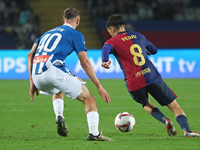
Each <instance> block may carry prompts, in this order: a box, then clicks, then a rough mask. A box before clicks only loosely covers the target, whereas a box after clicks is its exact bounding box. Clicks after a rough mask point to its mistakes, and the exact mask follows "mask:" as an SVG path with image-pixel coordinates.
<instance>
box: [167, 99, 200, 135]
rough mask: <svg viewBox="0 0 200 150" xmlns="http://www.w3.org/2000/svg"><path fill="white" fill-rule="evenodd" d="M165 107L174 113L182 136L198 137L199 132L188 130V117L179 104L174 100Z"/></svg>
mask: <svg viewBox="0 0 200 150" xmlns="http://www.w3.org/2000/svg"><path fill="white" fill-rule="evenodd" d="M167 107H168V108H169V109H170V110H171V111H172V112H173V113H174V115H175V118H176V121H177V122H178V124H179V125H180V127H181V129H182V130H183V132H184V136H186V137H196V136H198V137H200V134H199V133H197V132H194V131H191V130H190V127H189V124H188V119H187V117H186V115H185V113H184V111H183V109H182V108H181V107H180V106H179V104H178V103H177V101H176V100H174V101H173V102H171V103H170V104H169V105H167Z"/></svg>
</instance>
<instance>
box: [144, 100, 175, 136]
mask: <svg viewBox="0 0 200 150" xmlns="http://www.w3.org/2000/svg"><path fill="white" fill-rule="evenodd" d="M144 109H145V110H146V112H147V113H149V114H150V115H152V116H153V117H154V118H155V119H157V120H158V121H160V122H161V123H163V124H165V126H166V129H167V133H168V135H169V136H174V135H176V133H177V131H176V129H175V128H174V126H173V124H172V121H171V120H170V119H169V118H167V117H166V116H165V115H164V114H163V113H162V112H161V111H160V110H159V109H158V107H156V106H155V105H153V104H152V103H151V102H150V101H149V103H148V104H147V105H145V106H144Z"/></svg>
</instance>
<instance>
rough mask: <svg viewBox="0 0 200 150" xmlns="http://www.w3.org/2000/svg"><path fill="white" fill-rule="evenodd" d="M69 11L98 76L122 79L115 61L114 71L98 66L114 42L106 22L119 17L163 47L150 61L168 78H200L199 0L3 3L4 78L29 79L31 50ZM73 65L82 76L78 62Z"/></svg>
mask: <svg viewBox="0 0 200 150" xmlns="http://www.w3.org/2000/svg"><path fill="white" fill-rule="evenodd" d="M67 7H76V8H77V9H78V10H79V11H80V13H81V23H80V25H79V26H78V30H79V31H80V32H82V33H83V35H84V36H85V40H86V47H87V48H88V50H89V51H88V52H89V53H88V55H89V57H91V59H90V60H91V61H92V64H93V65H94V68H95V71H96V73H97V76H98V77H103V78H107V77H108V78H112V77H113V78H122V75H120V76H118V75H115V74H116V73H117V74H119V73H120V74H121V72H120V69H119V66H118V65H117V63H116V62H115V61H113V62H114V63H113V69H110V70H109V71H110V72H109V71H105V70H102V68H101V67H100V63H101V58H100V57H101V56H100V55H101V53H100V49H101V48H102V46H103V44H104V42H105V41H106V40H107V39H109V38H110V35H109V34H108V32H107V30H106V28H105V23H106V21H107V19H108V17H109V16H110V15H112V14H121V15H122V16H123V18H124V20H125V24H126V30H128V31H129V30H134V31H138V32H141V33H142V34H144V35H145V36H146V37H147V39H149V40H150V41H151V42H152V43H154V45H155V46H156V47H157V48H159V53H158V54H157V55H155V56H153V58H151V60H152V61H153V63H154V64H155V65H156V67H157V68H158V70H159V72H160V73H161V75H162V76H163V77H164V78H200V60H199V59H198V56H199V55H200V49H199V47H200V42H199V39H200V0H52V1H50V0H0V79H28V71H27V64H26V56H27V53H28V51H27V50H30V49H31V46H32V44H33V43H34V42H35V40H36V39H37V38H38V37H39V36H40V35H42V34H43V33H44V32H45V31H47V30H49V29H52V28H54V27H56V26H59V25H62V15H63V11H64V10H65V9H66V8H67ZM10 50H12V51H10ZM98 50H99V51H98ZM165 50H166V51H165ZM186 50H187V51H186ZM188 56H190V57H188ZM69 60H70V61H71V62H70V65H71V64H73V63H74V64H75V65H73V66H68V67H69V68H70V69H72V70H71V71H72V72H74V73H75V74H76V75H77V76H79V73H80V72H81V69H80V66H79V65H78V60H77V57H76V56H75V55H74V56H73V58H71V59H70V58H69ZM113 60H114V58H113ZM72 62H73V63H72ZM74 68H75V69H74ZM81 73H82V74H81V75H80V76H79V77H81V78H87V77H86V76H85V75H84V72H83V71H82V72H81ZM102 73H105V74H102ZM112 73H114V74H112Z"/></svg>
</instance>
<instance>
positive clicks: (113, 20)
mask: <svg viewBox="0 0 200 150" xmlns="http://www.w3.org/2000/svg"><path fill="white" fill-rule="evenodd" d="M123 25H124V20H123V18H122V16H121V15H119V14H114V15H112V16H110V17H109V18H108V21H107V23H106V28H107V29H108V28H110V27H111V26H113V27H114V28H116V29H119V28H120V27H121V26H123Z"/></svg>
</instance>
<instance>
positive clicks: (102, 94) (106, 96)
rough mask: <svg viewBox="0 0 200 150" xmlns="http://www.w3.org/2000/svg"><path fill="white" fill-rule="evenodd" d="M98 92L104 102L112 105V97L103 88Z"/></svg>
mask: <svg viewBox="0 0 200 150" xmlns="http://www.w3.org/2000/svg"><path fill="white" fill-rule="evenodd" d="M98 92H99V94H100V95H101V97H102V98H103V100H104V101H106V102H107V103H110V101H111V99H110V96H109V94H108V93H107V91H106V90H105V89H104V88H103V87H102V86H101V87H99V88H98Z"/></svg>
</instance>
